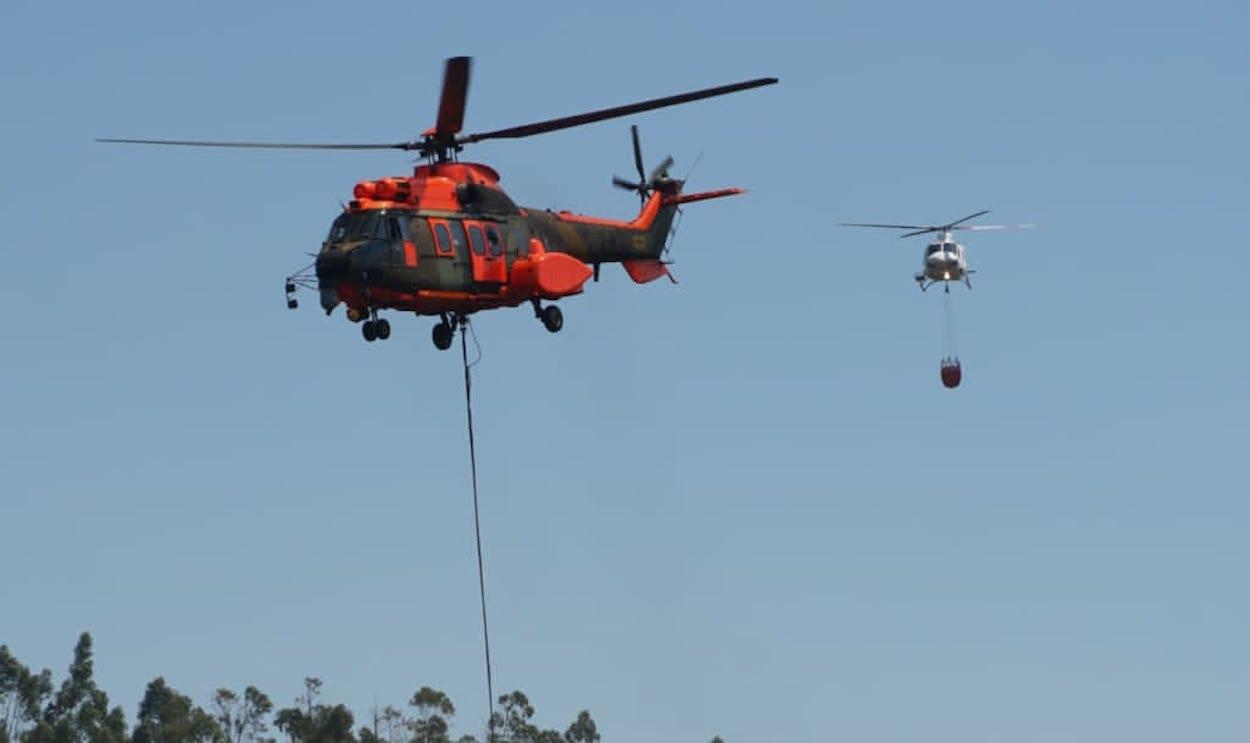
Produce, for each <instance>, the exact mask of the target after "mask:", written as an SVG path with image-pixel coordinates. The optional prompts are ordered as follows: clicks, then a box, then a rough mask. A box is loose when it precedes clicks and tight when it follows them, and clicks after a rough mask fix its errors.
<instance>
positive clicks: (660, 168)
mask: <svg viewBox="0 0 1250 743" xmlns="http://www.w3.org/2000/svg"><path fill="white" fill-rule="evenodd" d="M629 133H630V138H631V139H632V140H633V144H634V166H635V167H636V168H638V181H637V182H634V181H630V180H626V179H624V178H622V177H620V176H619V175H614V176H612V185H614V186H616V187H617V188H623V189H625V190H626V191H634V192H636V193H637V194H638V198H639V200H640V201H641V203H644V204H645V203H646V202H647V196H648V195H650V193H651V192H652V191H654V190H655V189H656V188H657V187H659V185H660V183H661V182H662V181H664V180H667V179H668V169H669V168H671V167H673V158H672V156H671V155H670V156H669V157H666V158H664V160H662V161H661V162H660V164H659V165H657V166H656V167H655V168H654V169H652V171H651V175H650V177H648V176H647V169H646V168H645V167H643V164H642V145H641V144H640V143H639V141H638V127H637V125H630V127H629Z"/></svg>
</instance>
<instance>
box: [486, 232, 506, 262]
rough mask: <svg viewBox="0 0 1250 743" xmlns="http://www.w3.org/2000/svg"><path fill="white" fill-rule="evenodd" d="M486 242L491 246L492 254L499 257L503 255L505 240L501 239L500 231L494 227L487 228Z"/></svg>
mask: <svg viewBox="0 0 1250 743" xmlns="http://www.w3.org/2000/svg"><path fill="white" fill-rule="evenodd" d="M486 243H487V245H489V246H490V254H491V255H493V256H495V257H496V258H498V257H499V256H501V255H503V241H502V240H500V239H499V231H498V230H496V229H495V228H494V227H487V228H486Z"/></svg>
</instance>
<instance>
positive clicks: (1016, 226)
mask: <svg viewBox="0 0 1250 743" xmlns="http://www.w3.org/2000/svg"><path fill="white" fill-rule="evenodd" d="M1036 226H1037V225H1035V224H966V225H962V226H960V227H955V228H953V229H956V230H1029V229H1033V228H1034V227H1036Z"/></svg>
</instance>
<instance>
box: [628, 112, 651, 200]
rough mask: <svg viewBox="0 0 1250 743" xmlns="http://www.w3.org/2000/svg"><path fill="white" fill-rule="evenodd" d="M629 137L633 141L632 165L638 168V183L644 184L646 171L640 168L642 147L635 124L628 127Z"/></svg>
mask: <svg viewBox="0 0 1250 743" xmlns="http://www.w3.org/2000/svg"><path fill="white" fill-rule="evenodd" d="M629 136H630V138H632V139H633V140H634V165H637V166H638V182H639V183H646V181H647V171H646V170H645V169H644V168H643V167H642V145H641V144H640V143H639V142H638V125H637V124H630V125H629ZM640 188H641V186H640Z"/></svg>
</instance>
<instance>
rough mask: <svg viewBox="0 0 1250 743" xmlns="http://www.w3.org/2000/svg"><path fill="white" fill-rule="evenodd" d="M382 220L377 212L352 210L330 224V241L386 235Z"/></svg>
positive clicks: (364, 238)
mask: <svg viewBox="0 0 1250 743" xmlns="http://www.w3.org/2000/svg"><path fill="white" fill-rule="evenodd" d="M383 229H384V228H383V226H382V220H381V219H380V218H379V215H378V213H377V212H350V213H347V214H341V215H339V218H338V219H336V220H334V224H333V225H331V226H330V236H329V237H328V238H326V239H327V240H329V241H330V242H342V241H344V240H367V239H369V238H371V237H385V236H386V233H385V232H384V231H383Z"/></svg>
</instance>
